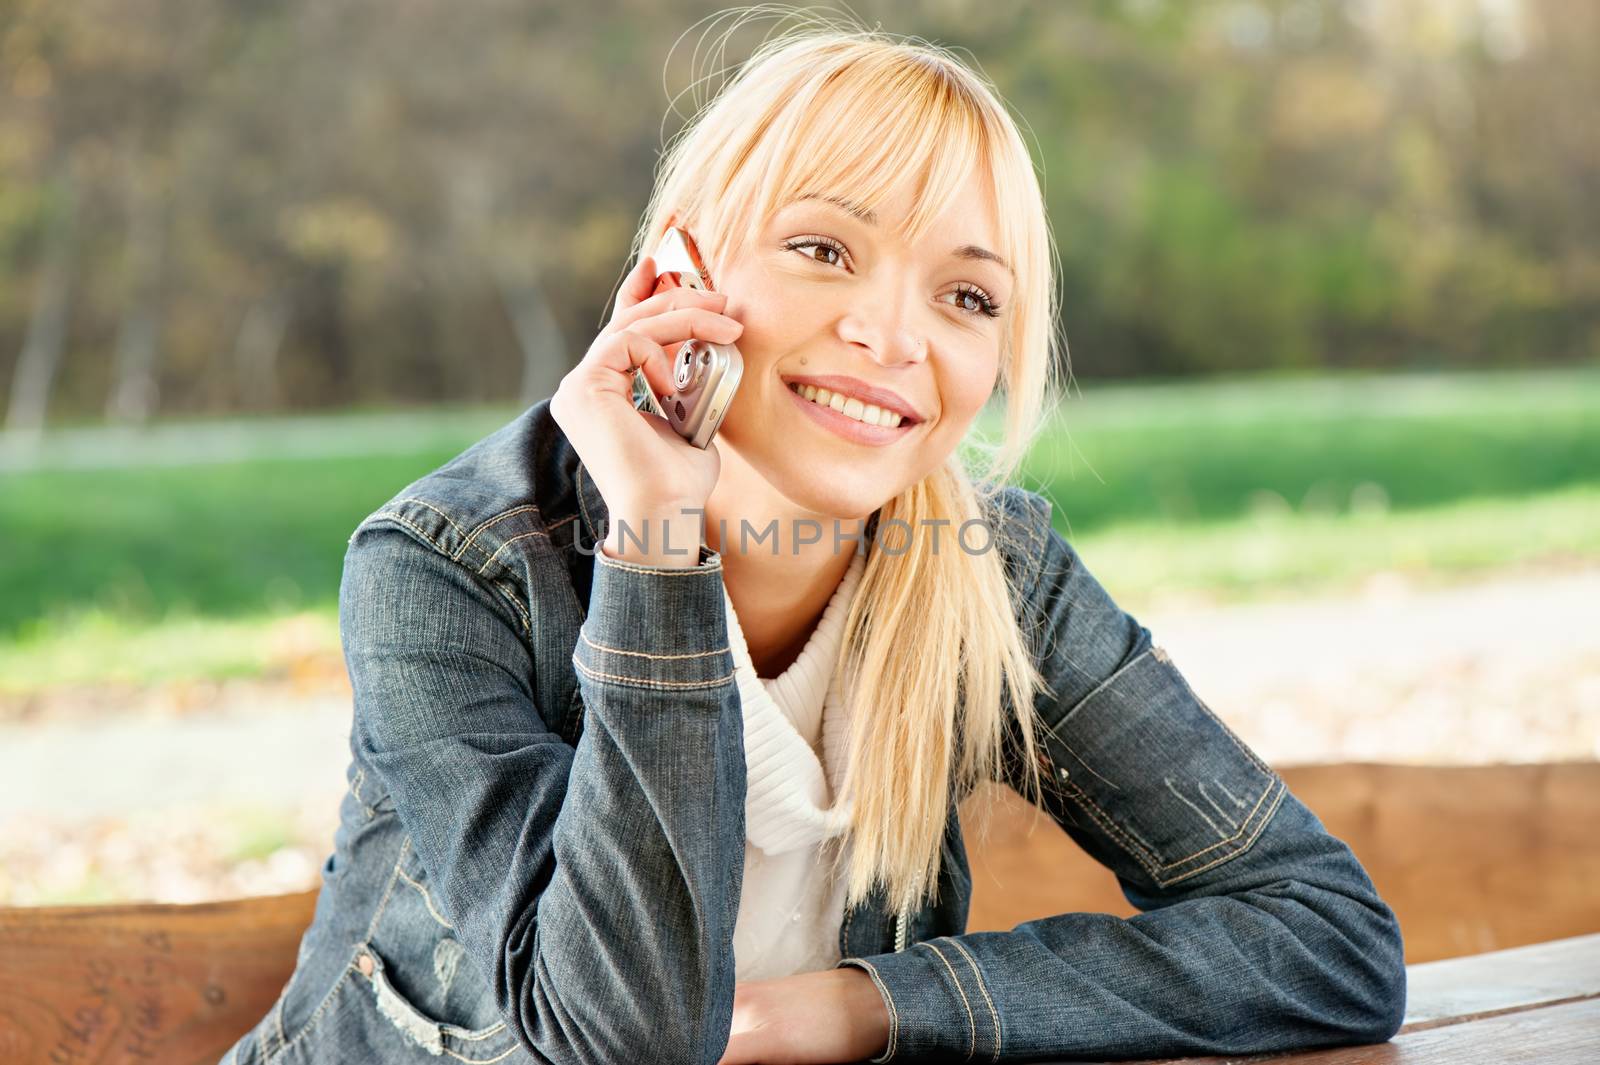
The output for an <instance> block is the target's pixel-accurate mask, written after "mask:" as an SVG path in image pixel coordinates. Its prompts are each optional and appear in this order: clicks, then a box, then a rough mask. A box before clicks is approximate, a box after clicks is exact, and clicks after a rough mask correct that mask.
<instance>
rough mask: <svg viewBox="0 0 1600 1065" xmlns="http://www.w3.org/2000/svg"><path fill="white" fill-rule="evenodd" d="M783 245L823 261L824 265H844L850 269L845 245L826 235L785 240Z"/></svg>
mask: <svg viewBox="0 0 1600 1065" xmlns="http://www.w3.org/2000/svg"><path fill="white" fill-rule="evenodd" d="M783 247H784V250H786V251H797V252H799V253H800V254H802V255H804V256H805V257H806V258H807V259H810V260H811V261H812V262H817V263H821V264H822V265H823V266H843V267H845V269H849V266H848V260H847V258H846V254H847V253H846V252H845V250H844V246H843V245H842V244H839V243H837V242H836V241H833V240H830V239H828V238H826V237H797V238H796V239H794V240H790V241H785V242H784V245H783Z"/></svg>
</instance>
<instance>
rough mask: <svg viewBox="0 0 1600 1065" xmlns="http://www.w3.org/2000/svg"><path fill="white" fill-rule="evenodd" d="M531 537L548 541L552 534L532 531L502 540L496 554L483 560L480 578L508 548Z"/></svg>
mask: <svg viewBox="0 0 1600 1065" xmlns="http://www.w3.org/2000/svg"><path fill="white" fill-rule="evenodd" d="M530 536H542V537H544V538H545V539H546V540H548V539H550V534H549V533H548V532H546V531H545V530H543V529H530V530H529V531H527V532H521V533H517V535H515V536H512V537H509V538H507V539H505V540H502V541H501V543H500V546H499V547H497V548H495V549H494V554H492V555H490V556H489V557H488V558H486V559H484V560H483V565H481V566H479V567H478V576H480V577H481V576H483V571H484V570H486V569H488V568H489V564H490V563H492V562H493V561H494V560H495V559H497V558H499V557H500V552H502V551H504V550H505V549H506V548H508V547H510V546H511V545H512V544H514V543H516V542H517V541H518V540H526V539H527V538H528V537H530Z"/></svg>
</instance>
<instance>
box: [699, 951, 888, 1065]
mask: <svg viewBox="0 0 1600 1065" xmlns="http://www.w3.org/2000/svg"><path fill="white" fill-rule="evenodd" d="M888 1045H889V1011H888V1010H887V1009H885V1008H884V1005H883V996H882V995H881V994H879V993H878V989H877V987H876V986H875V985H874V984H873V982H872V978H871V977H870V976H868V975H867V974H866V973H864V972H862V971H861V970H860V969H856V968H853V967H850V966H846V967H844V968H841V969H824V970H822V971H821V972H814V973H798V974H796V975H794V976H785V977H782V978H780V979H777V980H746V981H742V982H740V983H739V984H737V985H736V986H735V987H734V989H733V1032H732V1035H731V1036H730V1037H729V1040H728V1049H727V1050H726V1051H725V1052H724V1053H723V1055H722V1059H721V1060H720V1061H719V1062H718V1065H746V1063H756V1062H759V1063H762V1065H801V1063H811V1065H822V1063H831V1062H856V1061H866V1060H867V1059H868V1058H875V1057H877V1056H878V1055H879V1054H882V1053H883V1050H884V1047H886V1046H888Z"/></svg>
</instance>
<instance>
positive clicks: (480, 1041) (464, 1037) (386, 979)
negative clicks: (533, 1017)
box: [352, 944, 518, 1065]
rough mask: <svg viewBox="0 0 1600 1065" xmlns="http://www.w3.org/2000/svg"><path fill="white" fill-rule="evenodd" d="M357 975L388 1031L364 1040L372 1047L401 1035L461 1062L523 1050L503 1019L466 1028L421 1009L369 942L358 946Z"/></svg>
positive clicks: (380, 1023)
mask: <svg viewBox="0 0 1600 1065" xmlns="http://www.w3.org/2000/svg"><path fill="white" fill-rule="evenodd" d="M352 970H353V975H354V977H355V979H356V981H357V983H358V984H360V985H361V986H362V990H363V991H364V992H366V994H364V995H363V996H362V997H363V998H364V999H366V1000H367V1003H368V1005H369V1006H370V1007H371V1008H373V1009H375V1010H376V1011H377V1015H378V1016H377V1018H376V1019H375V1020H376V1021H377V1025H376V1027H377V1028H378V1029H379V1031H381V1032H384V1033H385V1034H384V1035H380V1036H378V1037H377V1038H373V1039H367V1040H364V1042H365V1043H366V1045H367V1046H369V1047H377V1046H382V1045H383V1044H384V1042H385V1041H386V1039H390V1038H394V1037H398V1038H400V1039H402V1040H404V1042H405V1043H408V1044H411V1045H414V1046H415V1047H417V1048H420V1049H421V1050H424V1051H426V1052H427V1053H429V1054H431V1055H439V1056H443V1055H449V1057H451V1058H454V1059H455V1060H457V1061H465V1062H474V1063H484V1065H487V1063H489V1062H499V1061H505V1060H506V1059H508V1058H511V1057H512V1055H513V1053H514V1051H516V1050H517V1048H518V1042H517V1039H516V1037H515V1036H514V1035H513V1034H512V1032H511V1029H510V1028H509V1027H508V1026H507V1025H506V1023H505V1022H504V1021H503V1020H502V1021H496V1022H494V1023H493V1024H489V1025H485V1026H483V1027H481V1028H464V1027H462V1026H460V1025H456V1024H451V1023H449V1022H447V1021H443V1020H441V1019H439V1018H438V1017H436V1016H434V1015H432V1014H430V1013H427V1012H424V1011H423V1010H422V1009H419V1008H418V1006H417V1005H416V1003H414V1002H412V1001H411V999H410V998H408V997H407V996H406V995H405V994H404V993H403V992H402V991H401V990H400V989H399V988H398V987H396V985H395V981H394V979H393V976H394V970H393V969H392V968H391V967H390V965H389V963H388V962H387V961H385V959H384V957H383V955H382V954H380V953H378V951H377V950H376V949H374V948H373V947H372V946H371V945H370V944H367V945H363V946H360V947H358V948H357V949H356V953H355V958H354V960H353V962H352Z"/></svg>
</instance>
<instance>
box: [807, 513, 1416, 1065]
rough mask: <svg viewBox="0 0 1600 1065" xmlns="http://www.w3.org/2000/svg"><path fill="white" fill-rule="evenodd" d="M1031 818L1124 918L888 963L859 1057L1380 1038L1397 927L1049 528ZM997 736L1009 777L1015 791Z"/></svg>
mask: <svg viewBox="0 0 1600 1065" xmlns="http://www.w3.org/2000/svg"><path fill="white" fill-rule="evenodd" d="M1028 599H1029V602H1030V603H1032V604H1034V606H1033V609H1035V610H1038V611H1042V621H1041V624H1042V626H1043V631H1044V632H1045V633H1046V635H1047V638H1048V641H1049V642H1048V644H1047V645H1046V646H1047V650H1046V651H1045V653H1044V654H1043V655H1042V656H1041V661H1040V668H1041V671H1042V672H1043V673H1044V675H1045V678H1046V680H1047V681H1048V682H1049V683H1050V685H1051V687H1052V688H1053V689H1054V691H1055V696H1054V697H1049V696H1041V698H1040V700H1039V702H1038V712H1039V714H1040V716H1041V719H1042V720H1041V727H1042V730H1043V731H1042V734H1041V738H1042V740H1043V743H1044V746H1043V752H1042V753H1043V754H1044V755H1045V756H1046V758H1047V760H1048V761H1047V764H1046V766H1045V770H1044V772H1045V774H1046V777H1047V779H1046V780H1045V782H1044V784H1045V795H1044V801H1045V806H1046V808H1047V809H1048V810H1049V812H1050V813H1051V815H1052V816H1053V817H1054V818H1055V820H1056V821H1057V822H1058V823H1059V824H1060V825H1061V827H1062V828H1063V829H1064V830H1065V831H1066V832H1067V833H1068V834H1069V835H1070V836H1071V837H1072V838H1073V839H1074V840H1075V841H1076V842H1077V843H1078V844H1079V845H1081V846H1082V847H1083V848H1084V849H1085V850H1086V851H1088V852H1089V853H1090V854H1091V855H1093V856H1094V857H1095V858H1096V859H1097V860H1098V861H1100V862H1101V863H1102V864H1103V865H1106V866H1107V867H1109V868H1110V869H1111V870H1112V871H1113V872H1114V873H1115V874H1116V875H1117V878H1118V880H1119V882H1120V884H1121V885H1122V889H1123V892H1124V894H1125V895H1126V896H1127V898H1128V899H1129V901H1130V902H1132V903H1133V904H1134V905H1135V906H1136V907H1138V908H1139V909H1140V910H1141V911H1144V912H1141V913H1139V914H1137V915H1136V916H1134V917H1131V918H1120V917H1115V916H1111V915H1109V914H1095V913H1065V914H1061V915H1059V916H1055V917H1049V918H1045V919H1042V920H1037V921H1029V922H1027V923H1025V924H1021V925H1018V926H1017V927H1016V928H1015V929H1013V930H1011V931H1009V932H977V933H969V934H966V935H961V936H955V937H941V938H938V939H934V940H931V941H928V942H925V943H917V944H914V945H913V946H912V947H911V948H910V949H908V950H905V951H900V952H898V953H892V954H883V955H876V956H873V957H869V958H862V959H850V958H847V959H844V960H842V961H841V962H840V963H839V964H840V965H856V966H859V967H861V968H864V969H866V970H868V971H869V972H870V973H872V975H873V977H874V979H875V981H876V982H877V984H878V986H879V989H880V991H881V992H882V993H883V995H884V999H885V1004H886V1006H887V1007H888V1008H889V1012H890V1014H891V1016H892V1017H893V1023H892V1025H891V1033H890V1043H889V1047H888V1049H887V1051H886V1052H885V1055H883V1056H881V1057H879V1058H875V1059H874V1060H875V1061H887V1060H896V1059H906V1058H911V1057H914V1056H915V1055H918V1054H924V1053H929V1052H938V1053H945V1054H950V1053H953V1054H956V1055H969V1056H972V1057H973V1058H975V1059H978V1060H985V1061H999V1060H1008V1059H1013V1058H1025V1057H1029V1056H1033V1055H1060V1056H1061V1057H1090V1058H1096V1059H1098V1058H1102V1057H1106V1058H1115V1057H1124V1058H1126V1057H1147V1056H1148V1057H1155V1056H1162V1055H1182V1054H1230V1053H1248V1052H1255V1051H1267V1050H1278V1049H1286V1048H1295V1047H1312V1046H1319V1045H1335V1044H1353V1043H1370V1042H1381V1041H1383V1040H1386V1039H1388V1038H1389V1037H1390V1036H1392V1035H1393V1034H1394V1033H1395V1031H1397V1030H1398V1028H1399V1026H1400V1023H1401V1019H1402V1017H1403V1015H1404V1013H1405V964H1404V956H1403V955H1404V952H1403V949H1402V943H1401V936H1400V929H1399V925H1398V923H1397V922H1396V920H1395V917H1394V913H1393V912H1392V911H1391V910H1390V909H1389V907H1388V906H1387V905H1386V904H1385V903H1384V902H1383V901H1382V899H1380V898H1379V897H1378V894H1377V892H1376V891H1375V890H1374V888H1373V885H1372V882H1371V880H1370V879H1369V878H1368V876H1367V874H1366V872H1365V870H1363V869H1362V867H1361V865H1360V863H1359V862H1358V861H1357V860H1356V858H1355V856H1354V855H1353V854H1352V853H1351V851H1350V849H1349V847H1347V846H1346V845H1345V844H1344V843H1343V842H1342V841H1340V840H1338V839H1336V838H1334V837H1332V836H1330V835H1329V834H1328V833H1327V831H1326V830H1325V828H1324V827H1323V825H1322V823H1321V822H1320V821H1319V820H1318V819H1317V818H1316V816H1315V815H1314V814H1313V813H1312V812H1311V811H1310V810H1309V809H1307V808H1306V807H1305V806H1304V805H1303V804H1302V803H1301V802H1300V801H1299V800H1298V799H1296V798H1295V796H1294V795H1293V794H1291V793H1290V792H1289V791H1288V790H1287V788H1286V787H1285V786H1284V783H1283V780H1282V778H1281V777H1280V776H1278V774H1276V773H1275V772H1273V771H1272V770H1271V769H1270V768H1269V767H1267V766H1266V765H1265V764H1264V763H1262V762H1261V761H1260V759H1258V758H1257V757H1256V756H1255V755H1254V754H1253V753H1252V752H1251V751H1249V750H1248V748H1246V747H1245V746H1244V744H1243V743H1242V742H1240V741H1239V740H1238V739H1237V738H1236V737H1235V736H1234V735H1233V734H1232V733H1231V732H1230V731H1229V730H1228V729H1227V728H1226V727H1225V726H1224V725H1223V724H1222V722H1221V721H1219V720H1218V719H1217V718H1216V717H1215V715H1213V714H1212V713H1211V711H1210V710H1209V708H1207V707H1206V706H1205V705H1204V704H1203V703H1202V702H1201V701H1200V700H1199V698H1198V697H1197V696H1196V695H1195V694H1194V692H1193V691H1192V689H1191V688H1190V687H1189V685H1188V684H1187V682H1186V681H1185V680H1184V679H1183V677H1182V675H1181V674H1180V673H1179V672H1178V670H1177V668H1176V667H1175V666H1174V665H1173V664H1172V662H1171V659H1170V657H1169V656H1168V655H1167V654H1166V653H1165V652H1164V651H1162V650H1161V649H1160V648H1157V647H1154V646H1152V644H1151V639H1150V633H1149V631H1148V630H1146V629H1145V628H1143V627H1142V626H1141V625H1139V624H1138V623H1137V622H1136V621H1135V620H1134V619H1133V618H1132V617H1131V616H1129V615H1128V614H1126V613H1124V612H1123V611H1122V610H1121V609H1120V608H1118V607H1117V606H1116V604H1115V603H1113V602H1112V600H1111V599H1110V597H1109V596H1108V595H1107V594H1106V592H1105V591H1104V589H1102V588H1101V586H1100V585H1099V583H1098V582H1097V581H1096V580H1095V579H1094V577H1093V576H1091V575H1090V574H1089V572H1088V571H1087V570H1086V569H1084V568H1083V565H1082V563H1081V561H1080V560H1079V559H1078V557H1077V555H1076V553H1075V552H1074V551H1073V549H1072V548H1071V547H1070V545H1068V544H1067V542H1066V541H1065V540H1064V539H1063V538H1062V537H1061V536H1060V535H1059V534H1057V533H1055V532H1054V530H1050V531H1049V537H1048V546H1047V547H1046V549H1045V551H1044V559H1043V564H1042V566H1041V567H1040V571H1039V575H1038V576H1037V577H1036V578H1035V580H1034V584H1033V587H1032V589H1031V590H1030V594H1029V596H1028ZM1016 749H1017V748H1016V745H1015V744H1013V745H1012V746H1011V749H1010V751H1009V755H1008V757H1009V759H1010V761H1009V765H1008V770H1007V775H1008V779H1009V780H1010V781H1011V782H1012V784H1013V786H1014V787H1016V788H1018V790H1021V782H1022V774H1021V770H1020V767H1019V765H1018V759H1017V758H1016Z"/></svg>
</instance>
